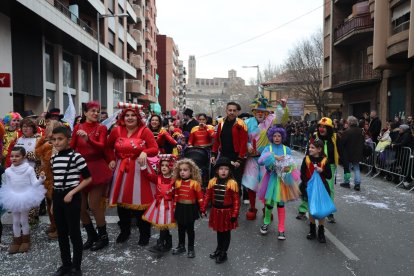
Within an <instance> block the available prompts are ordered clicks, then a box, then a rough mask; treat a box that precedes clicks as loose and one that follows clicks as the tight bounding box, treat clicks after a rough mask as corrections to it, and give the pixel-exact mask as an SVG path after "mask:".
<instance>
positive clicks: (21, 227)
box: [12, 210, 30, 237]
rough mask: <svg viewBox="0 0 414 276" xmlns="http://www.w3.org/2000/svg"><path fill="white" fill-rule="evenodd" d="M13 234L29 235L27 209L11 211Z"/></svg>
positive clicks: (15, 235) (16, 235)
mask: <svg viewBox="0 0 414 276" xmlns="http://www.w3.org/2000/svg"><path fill="white" fill-rule="evenodd" d="M12 214H13V236H14V237H20V236H21V233H23V235H29V229H30V228H29V210H27V211H23V212H13V213H12Z"/></svg>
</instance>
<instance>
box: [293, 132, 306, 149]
mask: <svg viewBox="0 0 414 276" xmlns="http://www.w3.org/2000/svg"><path fill="white" fill-rule="evenodd" d="M305 139H306V137H305V135H295V134H293V133H292V134H291V135H290V148H291V149H292V150H294V149H297V150H300V151H302V152H306V142H307V141H305Z"/></svg>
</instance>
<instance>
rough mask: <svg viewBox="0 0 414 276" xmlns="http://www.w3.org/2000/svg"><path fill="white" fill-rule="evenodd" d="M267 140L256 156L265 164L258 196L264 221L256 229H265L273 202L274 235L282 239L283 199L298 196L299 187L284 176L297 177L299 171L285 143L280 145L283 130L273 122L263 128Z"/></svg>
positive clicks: (283, 135)
mask: <svg viewBox="0 0 414 276" xmlns="http://www.w3.org/2000/svg"><path fill="white" fill-rule="evenodd" d="M267 138H268V139H269V141H270V144H269V145H268V146H266V148H265V149H264V150H263V152H262V154H261V155H260V158H259V161H258V162H259V165H261V166H265V168H266V174H265V176H264V177H263V180H262V183H261V185H262V186H261V187H260V191H259V198H260V199H261V200H263V201H264V203H265V217H264V223H263V225H262V226H261V227H260V232H261V233H262V234H263V235H265V234H267V232H268V231H269V225H270V222H271V215H272V209H273V207H274V206H275V205H277V216H278V222H279V223H278V239H279V240H285V239H286V236H285V216H286V214H285V212H286V211H285V203H286V202H288V201H291V200H295V199H297V198H299V189H298V187H297V184H296V183H295V181H292V183H288V182H287V180H286V179H297V180H298V178H299V177H298V176H299V173H298V172H296V171H295V173H296V176H295V177H293V173H294V161H293V159H292V157H291V154H292V153H291V150H290V148H289V147H287V146H285V145H283V141H284V140H286V131H285V129H283V128H281V127H277V126H274V127H272V128H270V129H269V130H268V131H267Z"/></svg>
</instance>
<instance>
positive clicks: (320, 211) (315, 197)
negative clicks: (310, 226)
mask: <svg viewBox="0 0 414 276" xmlns="http://www.w3.org/2000/svg"><path fill="white" fill-rule="evenodd" d="M306 191H307V193H308V205H309V214H310V215H311V216H312V217H314V218H316V219H323V218H325V217H326V216H328V215H330V214H332V213H334V212H336V207H335V204H334V203H333V201H332V199H331V197H330V196H329V194H328V191H326V188H325V185H324V184H323V182H322V179H321V177H320V176H319V173H318V172H317V171H316V170H315V171H314V172H313V174H312V177H311V179H310V180H309V181H308V187H307V188H306Z"/></svg>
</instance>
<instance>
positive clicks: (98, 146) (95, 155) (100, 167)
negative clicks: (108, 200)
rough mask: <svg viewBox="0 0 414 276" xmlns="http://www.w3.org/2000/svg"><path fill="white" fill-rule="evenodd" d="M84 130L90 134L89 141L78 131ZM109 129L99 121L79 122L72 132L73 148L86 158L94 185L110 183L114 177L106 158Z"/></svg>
mask: <svg viewBox="0 0 414 276" xmlns="http://www.w3.org/2000/svg"><path fill="white" fill-rule="evenodd" d="M78 130H83V131H85V132H86V133H87V134H88V141H85V139H83V138H82V137H80V136H78V135H77V134H76V133H77V132H78ZM106 136H107V129H106V126H104V125H101V124H99V123H98V122H95V123H89V122H85V123H82V124H77V125H76V126H75V128H74V129H73V132H72V140H71V144H70V145H71V148H72V149H74V150H75V151H77V152H79V153H80V154H81V155H82V156H83V158H85V161H86V164H87V165H88V169H89V171H90V173H91V176H92V183H91V184H90V185H91V186H89V187H87V188H92V187H93V186H92V185H108V184H109V183H110V182H111V179H112V171H111V170H110V169H109V167H108V163H107V162H106V160H105V146H106Z"/></svg>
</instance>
